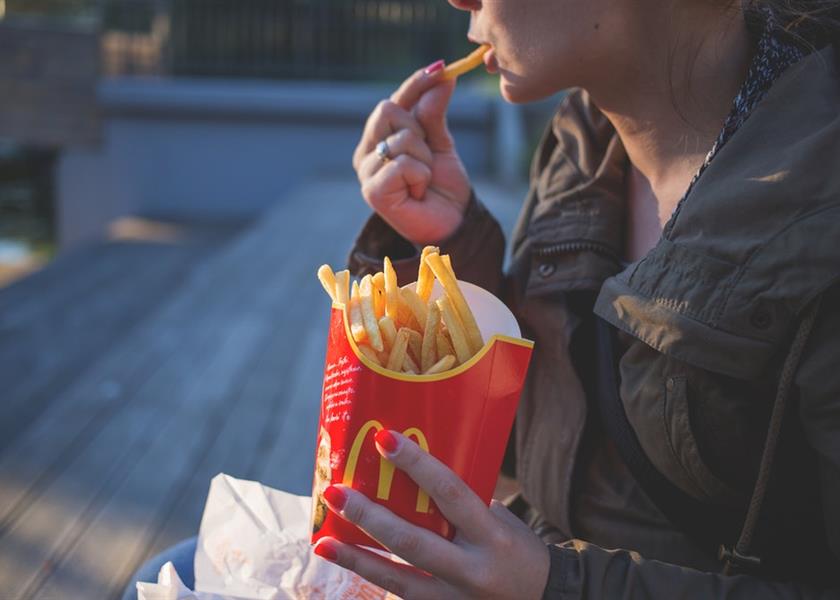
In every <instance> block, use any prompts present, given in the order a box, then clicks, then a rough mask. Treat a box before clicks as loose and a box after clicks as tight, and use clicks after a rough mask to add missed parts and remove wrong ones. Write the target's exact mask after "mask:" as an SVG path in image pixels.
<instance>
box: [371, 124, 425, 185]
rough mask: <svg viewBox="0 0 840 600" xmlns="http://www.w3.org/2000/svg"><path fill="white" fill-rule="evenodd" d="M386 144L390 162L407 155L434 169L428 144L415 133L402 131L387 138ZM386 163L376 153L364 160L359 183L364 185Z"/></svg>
mask: <svg viewBox="0 0 840 600" xmlns="http://www.w3.org/2000/svg"><path fill="white" fill-rule="evenodd" d="M385 142H386V144H387V145H388V154H389V156H388V158H389V160H393V159H395V158H397V157H399V156H400V155H402V154H407V155H408V156H411V157H412V158H416V159H417V160H419V161H420V162H421V163H423V164H424V165H426V166H427V167H429V168H431V167H432V160H433V156H432V151H431V150H430V149H429V147H428V146H427V145H426V142H424V141H423V138H421V137H420V136H418V135H417V134H416V133H415V132H414V131H412V130H410V129H401V130H399V131H398V132H397V133H394V134H392V135H389V136H388V137H387V138H385ZM386 162H387V161H385V160H383V159H382V158H381V157H380V156H379V155H378V154H377V153H376V152H371V153H370V154H368V155H367V156H366V157H365V158H364V160H362V163H361V165H359V170H358V175H359V181H360V182H362V183H364V182H365V180H367V179H368V178H370V177H372V176H373V174H374V173H376V172H377V171H379V169H381V168H382V166H383V165H385V163H386Z"/></svg>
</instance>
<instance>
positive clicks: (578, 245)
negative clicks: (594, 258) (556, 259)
mask: <svg viewBox="0 0 840 600" xmlns="http://www.w3.org/2000/svg"><path fill="white" fill-rule="evenodd" d="M533 252H534V254H535V255H536V256H539V257H548V256H556V255H558V254H565V253H567V252H595V253H596V254H601V255H603V256H606V257H607V258H610V259H612V260H614V261H616V262H619V257H618V255H617V254H616V253H615V251H614V250H613V249H612V248H610V247H609V246H608V245H606V244H602V243H600V242H592V241H581V240H578V241H571V242H559V243H556V244H550V245H547V246H537V247H535V248H534V250H533Z"/></svg>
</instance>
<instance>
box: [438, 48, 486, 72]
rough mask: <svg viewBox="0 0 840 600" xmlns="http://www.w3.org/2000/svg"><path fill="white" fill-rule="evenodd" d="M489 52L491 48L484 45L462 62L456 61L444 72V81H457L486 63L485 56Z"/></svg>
mask: <svg viewBox="0 0 840 600" xmlns="http://www.w3.org/2000/svg"><path fill="white" fill-rule="evenodd" d="M488 50H490V46H489V45H488V44H482V45H481V46H479V47H478V48H476V49H475V50H473V51H472V52H470V53H469V54H468V55H467V56H465V57H464V58H462V59H461V60H456V61H455V62H454V63H452V64H451V65H449V66H448V67H446V68H445V69H444V70H443V77H442V79H455V78H457V77H460V76H461V75H463V74H464V73H469V72H470V71H472V70H473V69H475V68H476V67H477V66H479V65H480V64H481V63H482V62H484V55H485V54H486V53H487V51H488Z"/></svg>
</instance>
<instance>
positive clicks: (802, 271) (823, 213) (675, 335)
mask: <svg viewBox="0 0 840 600" xmlns="http://www.w3.org/2000/svg"><path fill="white" fill-rule="evenodd" d="M838 106H840V77H838V68H837V61H836V59H835V56H834V50H833V48H826V49H824V50H823V51H821V52H817V53H814V54H812V55H811V56H809V57H808V58H806V59H803V60H802V61H800V63H798V64H797V65H794V66H793V67H791V68H790V69H788V71H786V72H785V73H784V74H783V75H782V76H781V77H780V79H779V80H778V81H777V82H776V84H775V85H774V86H773V88H771V90H770V92H769V93H768V95H767V97H766V98H765V99H764V100H763V101H762V103H761V104H760V105H759V106H758V107H757V108H756V109H755V111H754V112H753V114H752V115H751V116H750V118H749V119H748V120H747V121H746V123H745V124H744V125H742V127H741V129H739V130H738V132H737V133H736V134H735V135H734V136H733V137H732V138H731V140H730V141H729V142H728V143H727V145H726V146H725V147H724V148H723V149H721V151H720V152H719V153H718V155H717V156H716V158H715V160H714V161H713V162H712V163H711V164H710V165H709V167H708V169H707V170H706V171H705V173H704V174H703V175H702V176H701V178H700V179H699V180H698V182H697V184H696V185H695V187H694V189H693V190H692V192H691V194H690V195H689V196H688V197H687V198H686V199H685V200H684V202H683V203H682V205H681V207H680V208H678V212H677V213H676V214H675V215H674V217H672V221H671V223H670V225H669V227H668V228H666V232H665V235H664V236H663V237H662V239H661V240H660V241H659V243H658V244H657V246H656V247H655V248H654V249H653V250H652V251H651V252H650V253H649V254H648V255H647V256H646V257H645V258H643V259H642V260H641V261H640V262H638V263H636V264H635V265H632V266H631V267H630V268H629V269H626V270H625V271H624V272H622V273H621V274H619V275H618V276H616V277H614V278H611V279H609V280H608V281H607V282H606V284H605V285H604V288H603V289H602V292H601V297H600V298H599V301H598V304H597V307H596V311H597V312H598V314H600V315H601V316H603V317H604V318H606V319H607V320H609V321H611V322H612V323H613V324H615V325H617V326H619V327H620V328H621V329H623V330H625V331H627V332H628V333H631V334H632V335H634V336H635V337H637V338H639V339H641V340H642V341H644V342H645V343H647V344H648V345H650V346H652V347H653V348H655V349H657V350H659V351H661V352H663V353H666V354H670V355H672V356H674V357H676V358H679V359H681V360H685V361H686V362H689V363H692V364H695V365H697V366H700V367H703V368H707V369H710V370H713V371H717V372H721V373H725V374H729V375H732V376H735V377H741V378H751V377H755V376H757V375H758V374H759V373H761V372H762V371H763V370H764V369H765V368H766V367H767V365H768V363H769V361H770V360H771V359H772V358H773V357H774V356H775V355H776V354H777V352H778V350H779V348H780V347H781V346H782V345H783V344H785V343H786V342H787V340H788V339H789V338H790V335H791V334H792V331H793V330H794V329H795V327H796V323H797V322H798V319H799V318H800V314H801V312H802V311H803V310H804V308H805V306H806V305H807V304H808V302H810V300H811V299H812V298H813V297H814V296H816V295H817V294H819V293H821V292H822V291H823V290H825V289H827V288H829V287H830V286H831V285H832V284H833V283H834V282H837V281H838V280H839V279H840V244H836V243H830V242H829V240H836V239H840V237H839V236H840V169H838V168H837V166H838V164H840V110H838Z"/></svg>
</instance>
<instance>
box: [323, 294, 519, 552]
mask: <svg viewBox="0 0 840 600" xmlns="http://www.w3.org/2000/svg"><path fill="white" fill-rule="evenodd" d="M459 283H460V286H461V289H462V291H463V293H464V296H465V297H466V299H467V302H468V303H469V305H470V307H471V308H472V310H473V313H474V314H475V317H476V321H477V322H478V326H479V328H480V329H481V333H482V336H483V338H484V339H485V340H486V343H485V345H484V347H483V348H482V349H481V351H479V353H478V354H476V355H475V356H474V357H473V358H472V359H470V360H469V361H468V362H466V363H464V364H463V365H460V366H459V367H457V368H455V369H454V370H452V371H448V372H446V373H442V374H439V375H422V376H409V375H402V374H398V373H394V372H392V371H388V370H386V369H383V368H382V367H379V366H378V365H375V364H373V363H372V362H370V361H369V360H368V359H367V358H365V357H364V356H363V355H362V354H361V353H360V352H359V349H358V347H357V346H356V343H355V341H354V340H353V338H352V336H351V334H350V329H349V325H348V323H347V319H346V314H345V310H344V306H343V305H340V304H333V307H332V313H331V318H330V329H329V338H328V341H327V357H326V361H325V366H324V385H323V390H322V396H321V419H320V428H319V433H318V443H317V452H316V461H315V477H314V482H313V494H312V495H313V511H312V513H313V524H312V542H313V543H315V542H316V541H317V540H319V539H320V538H322V537H324V536H330V537H334V538H337V539H339V540H341V541H343V542H346V543H351V544H362V545H366V546H370V547H373V548H381V546H380V545H379V544H377V543H376V542H375V541H374V540H373V539H371V538H370V537H369V536H367V535H366V534H364V533H363V532H362V531H361V530H359V529H358V528H357V527H355V526H354V525H352V524H350V523H348V522H347V521H345V520H343V519H342V518H341V517H339V516H337V515H335V514H334V513H332V512H331V511H329V510H328V509H327V506H326V504H325V503H324V500H323V493H324V490H325V489H326V488H327V487H328V486H329V485H330V484H331V483H343V484H344V485H347V486H350V487H352V488H354V489H356V490H359V491H361V492H362V493H364V494H365V495H366V496H367V497H368V498H370V499H372V500H374V501H375V502H378V503H379V504H382V505H383V506H385V507H387V508H388V509H390V510H391V511H392V512H394V513H396V514H397V515H399V516H400V517H402V518H403V519H405V520H407V521H409V522H410V523H413V524H415V525H418V526H420V527H424V528H426V529H429V530H431V531H435V532H437V533H439V534H440V535H442V536H445V537H447V538H451V537H452V536H453V535H454V533H455V532H454V529H453V527H452V526H451V525H450V523H449V522H447V521H446V519H444V518H443V516H442V515H441V514H440V511H439V510H438V509H437V507H436V506H435V505H434V502H432V501H431V500H430V499H429V497H428V496H427V495H426V493H425V492H423V491H422V490H419V489H418V487H417V485H416V484H415V483H414V482H413V481H411V479H409V478H408V476H407V475H405V474H404V473H402V472H399V471H395V469H394V467H393V465H392V464H391V463H389V462H388V461H386V460H385V459H383V458H381V457H380V455H379V453H378V452H377V451H376V448H375V446H374V441H373V438H374V435H375V434H376V432H377V431H379V430H381V429H383V428H384V429H391V430H396V431H400V432H402V433H403V435H406V436H408V437H410V438H413V439H414V440H415V441H416V442H417V443H418V444H419V445H420V446H421V447H422V448H423V449H424V450H426V451H427V452H429V453H431V454H432V455H433V456H435V457H437V458H438V459H439V460H441V461H442V462H443V463H444V464H446V465H447V466H449V467H450V468H451V469H452V470H453V471H454V472H455V473H457V474H458V475H459V476H460V477H461V478H462V479H463V480H464V481H465V482H466V483H467V485H469V486H470V487H471V488H472V489H473V490H474V491H475V492H476V493H477V494H478V496H479V497H481V499H482V500H484V501H485V502H486V503H488V504H489V503H490V500H491V498H492V495H493V489H494V487H495V485H496V480H497V478H498V474H499V469H500V468H501V464H502V459H503V457H504V452H505V447H506V445H507V439H508V436H509V435H510V430H511V427H512V425H513V419H514V415H515V414H516V407H517V404H518V403H519V396H520V392H521V390H522V385H523V384H524V381H525V374H526V372H527V370H528V362H529V361H530V358H531V351H532V349H533V343H532V342H530V341H527V340H523V339H521V338H520V337H519V335H520V332H519V326H518V325H517V323H516V319H515V318H514V316H513V315H512V314H511V312H510V311H509V310H508V308H507V307H506V306H505V305H504V304H503V303H502V302H501V301H500V300H499V299H498V298H496V297H495V296H493V295H492V294H490V293H489V292H487V291H485V290H483V289H481V288H480V287H477V286H475V285H472V284H469V283H465V282H459ZM412 285H413V284H412ZM441 293H442V290H441V288H440V286H439V284H437V283H436V284H435V289H434V291H433V292H432V297H433V298H434V297H437V296H439V295H440V294H441Z"/></svg>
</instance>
